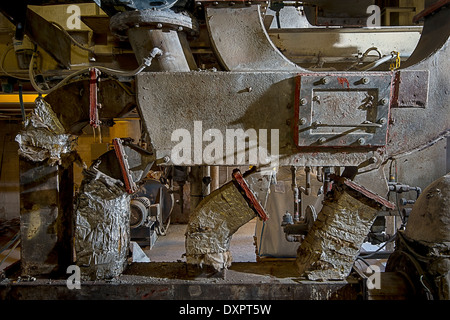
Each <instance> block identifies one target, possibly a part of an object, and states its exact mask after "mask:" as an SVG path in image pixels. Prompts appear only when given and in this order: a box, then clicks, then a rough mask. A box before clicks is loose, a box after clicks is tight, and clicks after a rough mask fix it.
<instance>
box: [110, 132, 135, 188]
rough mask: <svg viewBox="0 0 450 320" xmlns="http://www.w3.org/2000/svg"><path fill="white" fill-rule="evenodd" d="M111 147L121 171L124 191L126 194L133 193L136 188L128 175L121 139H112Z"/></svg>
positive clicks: (128, 168)
mask: <svg viewBox="0 0 450 320" xmlns="http://www.w3.org/2000/svg"><path fill="white" fill-rule="evenodd" d="M113 146H114V151H115V152H116V156H117V159H118V160H119V164H120V170H121V171H122V176H123V181H124V183H125V189H126V191H127V192H128V193H134V192H136V191H137V189H138V188H137V185H136V183H135V182H134V181H133V178H132V176H131V174H130V167H129V165H128V160H127V155H126V154H125V151H124V149H123V145H122V139H120V138H114V139H113Z"/></svg>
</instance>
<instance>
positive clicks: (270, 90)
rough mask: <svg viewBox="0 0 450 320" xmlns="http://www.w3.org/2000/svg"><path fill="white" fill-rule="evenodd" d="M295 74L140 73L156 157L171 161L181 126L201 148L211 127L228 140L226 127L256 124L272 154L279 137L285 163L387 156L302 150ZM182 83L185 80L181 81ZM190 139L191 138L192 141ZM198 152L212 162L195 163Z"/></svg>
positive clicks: (141, 101) (346, 162)
mask: <svg viewBox="0 0 450 320" xmlns="http://www.w3.org/2000/svg"><path fill="white" fill-rule="evenodd" d="M296 77H297V73H288V72H286V73H285V72H271V73H268V72H189V73H156V72H154V73H153V72H152V73H141V74H140V75H138V76H137V87H136V90H137V93H138V105H139V109H140V112H141V114H142V118H143V122H144V125H145V128H146V129H147V130H148V133H149V135H150V137H151V138H152V144H153V147H154V149H155V152H156V156H157V158H164V157H165V156H167V157H168V158H167V159H168V164H170V163H171V162H170V158H171V157H172V154H171V153H172V150H173V148H174V147H175V146H176V145H177V144H178V141H172V140H171V137H172V132H174V131H175V130H176V129H185V130H187V131H188V132H189V133H190V135H189V136H184V137H183V138H185V139H187V140H188V139H191V142H193V141H194V139H197V142H196V143H200V145H201V146H202V150H204V148H205V147H206V146H208V145H209V144H210V143H208V142H207V141H201V140H202V139H203V134H204V132H206V131H207V130H208V129H217V130H219V131H220V133H221V134H222V137H223V138H224V140H225V137H226V132H227V129H229V130H238V129H242V130H244V131H246V130H248V129H254V130H255V131H256V133H257V134H260V133H261V131H260V130H266V132H267V145H266V146H264V145H261V144H260V145H259V147H260V148H262V149H265V151H267V154H268V155H271V154H272V151H273V149H272V146H271V143H272V141H274V142H275V141H276V140H275V139H277V138H278V137H279V141H278V142H279V155H280V158H279V164H280V165H298V166H304V165H308V166H322V165H342V166H358V165H361V164H363V166H364V164H365V166H367V165H369V164H370V163H369V162H368V160H369V159H371V158H372V157H375V159H377V158H379V157H380V156H382V155H383V154H382V152H378V151H377V150H364V149H363V150H360V149H358V148H351V149H346V148H341V149H339V150H336V149H328V150H324V152H317V150H311V149H309V150H308V149H307V148H302V149H301V150H300V149H298V148H297V146H296V145H295V143H294V132H295V107H294V106H295V86H296ZM178 83H182V84H183V85H182V86H178V85H176V84H178ZM161 106H164V108H162V107H161ZM176 115H183V116H176ZM194 121H202V124H201V125H202V127H201V128H199V129H200V130H202V131H200V133H201V135H200V136H198V137H197V136H194V132H195V131H194ZM168 128H170V130H172V132H170V131H168ZM272 129H274V130H278V137H276V136H275V135H274V134H273V135H272V131H271V130H272ZM199 140H200V141H199ZM191 142H189V141H188V143H189V145H190V144H191ZM222 148H223V152H222V154H223V155H226V154H227V150H226V145H225V141H223V146H222ZM193 151H194V150H191V159H193V162H192V163H191V164H212V163H204V162H203V161H204V159H202V158H201V157H200V161H199V162H195V161H196V160H197V159H198V157H197V156H194V153H193ZM349 151H351V152H349ZM246 152H247V153H248V150H246ZM200 155H201V154H200ZM264 160H265V159H260V158H259V157H258V159H257V161H256V162H255V163H253V162H250V163H249V164H250V165H258V164H260V163H263V162H265V161H264ZM214 161H215V164H236V162H232V163H227V161H226V159H225V156H224V158H223V159H215V160H214ZM235 161H236V160H235ZM375 162H376V161H375ZM264 164H266V163H264Z"/></svg>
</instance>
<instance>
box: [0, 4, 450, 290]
mask: <svg viewBox="0 0 450 320" xmlns="http://www.w3.org/2000/svg"><path fill="white" fill-rule="evenodd" d="M93 2H94V3H95V5H96V10H97V14H94V15H81V14H80V17H79V20H80V21H82V22H83V23H84V25H85V26H87V28H88V32H87V33H85V34H84V35H83V34H82V33H81V32H78V33H77V28H76V26H75V25H76V22H77V21H78V20H76V19H78V18H77V17H78V16H76V14H75V16H72V15H70V13H69V11H67V13H69V15H67V20H66V22H67V25H66V26H64V25H61V23H57V22H55V21H51V20H49V19H44V18H43V17H42V16H41V15H40V14H38V13H36V12H39V8H45V7H46V6H48V5H55V4H61V3H64V4H71V5H72V4H73V5H75V7H73V8H72V9H73V10H75V11H71V12H75V13H76V8H77V5H81V4H86V3H91V4H92V3H93ZM394 2H395V1H375V0H361V1H329V0H311V1H259V0H258V1H246V0H233V1H230V0H198V1H190V0H168V1H141V0H133V1H130V0H92V1H54V0H31V1H22V2H17V4H14V5H11V4H10V3H8V4H2V5H0V8H1V12H2V13H3V14H4V16H5V17H6V18H7V19H8V20H9V21H10V22H11V23H12V24H13V25H14V26H15V30H14V32H15V34H14V39H15V42H14V46H8V47H7V48H6V51H5V53H4V54H3V56H2V59H1V60H2V61H1V66H2V69H3V73H1V74H0V77H2V78H3V79H7V80H4V81H3V82H2V84H4V85H3V88H5V89H4V90H6V89H7V88H10V87H9V86H8V85H7V84H11V83H12V87H14V86H15V85H17V84H14V81H20V85H21V86H23V85H24V84H27V85H30V86H31V87H32V90H34V91H35V92H37V93H38V94H39V97H38V98H37V99H36V107H34V108H33V109H32V110H31V111H30V112H29V113H28V116H27V117H25V111H26V110H25V109H24V106H23V104H22V110H21V111H22V112H21V113H20V116H24V118H23V121H24V127H23V130H22V131H21V132H20V133H19V134H18V136H17V138H16V141H17V142H18V144H19V155H20V163H21V165H20V183H21V186H22V188H21V203H22V204H23V205H21V213H20V214H21V234H22V242H21V246H22V247H21V250H22V251H21V252H22V258H21V260H22V264H21V272H22V274H27V275H32V276H35V275H48V274H52V275H53V274H59V275H61V274H65V272H66V269H67V266H69V265H77V266H78V267H79V268H80V270H81V278H82V280H83V281H87V282H86V283H88V282H89V281H98V280H101V281H102V280H105V279H111V278H116V277H119V276H121V275H122V274H123V273H124V272H125V271H126V270H127V268H128V266H127V255H128V251H127V248H128V245H129V241H130V240H133V239H134V240H136V239H139V240H140V241H141V244H149V245H150V246H153V244H154V243H155V241H156V238H155V235H156V234H158V233H159V234H164V230H165V228H166V226H167V225H168V223H169V221H170V215H171V213H172V211H173V210H174V208H177V204H175V201H174V198H173V195H174V194H176V192H177V191H175V189H174V188H173V187H174V186H175V185H177V186H179V187H180V189H179V190H181V191H179V195H180V197H181V201H179V203H181V205H183V204H185V203H189V206H190V212H189V215H188V217H187V230H186V234H185V238H186V253H185V258H186V262H185V264H186V268H187V269H188V271H191V272H194V273H195V272H200V273H203V272H209V273H210V274H216V275H217V274H219V275H223V274H224V273H226V272H225V270H228V269H230V268H232V252H230V239H231V237H232V236H233V234H234V233H235V232H236V231H237V230H238V229H239V228H240V227H241V226H242V225H244V224H245V223H247V222H248V221H250V220H251V219H253V218H255V217H257V218H258V225H257V230H256V232H255V241H256V248H257V254H258V255H259V258H261V260H264V259H263V258H264V257H270V258H276V257H279V258H283V257H284V258H286V256H288V258H290V259H291V260H289V261H290V263H291V264H290V265H289V267H294V269H295V274H296V275H297V276H298V277H303V278H302V279H304V280H307V281H308V282H307V283H304V284H297V282H295V283H294V282H293V283H289V284H283V285H286V286H289V288H288V289H286V290H287V291H289V292H295V298H307V299H308V298H332V297H334V298H336V297H338V295H336V292H339V294H341V297H342V295H344V296H345V294H343V293H342V292H344V291H343V290H342V288H343V287H344V286H347V287H346V288H347V289H346V290H348V291H346V292H348V294H349V296H352V294H353V296H352V298H354V297H355V296H358V297H361V296H362V297H364V298H373V299H375V298H377V297H382V298H383V297H384V298H386V297H387V298H393V297H394V298H405V297H406V298H410V297H420V298H428V299H431V298H433V299H449V295H448V292H449V286H450V279H449V274H450V269H449V268H448V259H449V258H448V250H449V248H448V243H449V242H448V237H447V238H446V236H445V234H447V235H448V230H449V227H450V226H449V224H448V219H447V218H448V214H449V212H448V206H447V207H446V209H442V208H445V205H443V206H441V207H439V209H437V208H436V207H433V206H432V201H426V200H421V199H424V198H425V199H430V198H432V197H433V196H434V195H436V194H438V196H439V199H441V200H442V202H444V203H446V202H445V201H447V200H446V199H447V198H448V196H449V193H448V175H447V176H445V174H447V172H448V171H449V168H450V166H449V164H448V159H449V156H448V151H446V148H447V139H448V135H449V130H450V113H449V112H448V109H449V88H448V86H449V80H450V79H449V77H450V76H449V73H448V68H449V59H448V57H449V40H448V38H449V33H450V25H449V23H450V19H449V11H448V10H449V8H448V4H449V1H440V0H439V1H428V0H427V1H413V2H414V5H409V6H407V5H403V4H402V3H403V2H402V1H397V2H395V4H394ZM78 9H79V6H78ZM100 9H101V10H102V13H100ZM73 19H75V20H73ZM74 21H75V22H74ZM69 24H70V26H69ZM74 26H75V27H74ZM28 40H29V41H31V43H32V46H30V45H25V41H28ZM20 41H23V43H22V46H21V45H20V44H19V42H20ZM12 50H14V52H15V54H16V56H17V59H19V61H20V63H19V67H18V69H17V70H6V69H5V68H4V61H5V60H6V56H7V53H9V52H12ZM74 52H75V53H76V54H75V53H74ZM76 59H78V64H77V65H75V64H74V63H73V61H74V60H76ZM49 61H51V62H49ZM45 66H47V71H45V69H44V67H45ZM49 66H51V67H49ZM8 81H9V82H8ZM124 117H134V118H136V119H139V123H140V132H139V136H138V139H134V140H133V139H127V137H124V136H122V137H114V138H113V139H112V143H111V150H109V151H106V152H105V153H104V154H103V155H101V156H100V157H98V158H97V159H92V160H93V163H92V165H90V166H86V165H85V167H84V170H83V181H82V183H81V186H80V188H79V190H77V192H76V193H74V190H73V176H72V173H71V172H72V170H73V168H72V167H73V163H81V162H82V159H80V157H79V155H78V154H77V152H76V148H75V145H76V140H77V137H79V136H81V134H82V133H83V130H85V129H83V128H86V127H88V128H89V127H90V128H92V131H93V132H95V133H96V135H97V136H99V135H101V134H102V131H101V128H102V127H108V126H109V127H112V126H113V125H114V121H115V119H120V118H124ZM447 149H448V148H447ZM219 167H228V168H231V169H234V170H233V171H232V174H229V176H228V177H227V179H226V182H224V183H222V184H221V185H218V179H219V178H218V175H217V171H214V172H215V173H214V174H213V170H216V169H217V168H219ZM238 167H239V168H242V167H246V168H251V169H249V170H248V171H247V170H242V169H241V170H242V172H241V170H239V169H236V168H238ZM152 168H153V169H155V168H157V170H160V171H161V172H163V180H164V179H166V178H168V176H167V172H172V173H173V174H172V175H171V177H170V178H169V179H173V181H172V183H171V184H170V186H169V187H167V186H166V185H165V184H162V183H161V181H155V180H151V179H150V180H149V179H148V178H146V177H147V174H148V173H149V171H150V170H151V169H152ZM177 170H178V171H177ZM176 172H178V174H176ZM300 172H301V173H302V174H301V175H300V176H299V173H300ZM181 173H182V174H181ZM443 176H444V177H443ZM438 179H440V180H438ZM289 181H290V183H289ZM434 181H437V182H434ZM281 182H283V183H281ZM432 182H434V183H438V184H442V185H440V186H439V187H435V186H434V187H433V185H431V186H430V187H429V185H430V184H431V183H432ZM185 185H189V190H190V194H189V197H187V198H186V197H185V196H184V194H183V186H185ZM213 185H214V186H215V187H211V186H213ZM61 186H64V187H61ZM427 187H428V188H427ZM44 188H45V189H46V190H49V191H48V194H47V196H46V197H41V198H40V197H37V196H36V195H37V193H38V192H39V190H42V189H44ZM426 188H427V189H426ZM433 188H434V189H433ZM436 188H437V189H436ZM433 190H434V191H433ZM436 190H439V191H436ZM277 192H278V193H283V194H284V196H279V195H277ZM286 199H289V200H286ZM416 202H417V203H419V202H420V203H422V204H421V205H420V206H416ZM55 204H56V205H55ZM37 207H39V210H37ZM437 211H439V212H437ZM46 212H47V213H49V214H45V213H46ZM424 216H425V218H424ZM428 216H429V217H433V219H435V220H436V221H440V228H442V230H444V231H442V232H441V233H440V235H441V236H437V237H435V238H433V239H432V240H430V239H425V238H423V237H422V234H423V233H427V232H429V230H428V231H424V232H423V233H422V232H420V231H419V230H420V229H421V228H428V227H429V225H428V224H427V223H421V222H417V221H419V220H421V219H424V220H426V217H428ZM36 217H39V219H40V221H41V222H40V224H39V226H38V227H36V223H33V222H34V221H36V219H37V218H36ZM444 217H447V218H444ZM409 219H411V220H413V221H416V222H415V223H414V227H409V226H408V223H409ZM446 219H447V220H446ZM50 225H58V226H61V227H60V228H54V229H50V230H51V231H50V232H49V231H48V230H49V229H48V228H47V229H45V230H46V231H43V230H44V229H43V228H44V227H45V226H47V227H48V226H50ZM411 228H414V229H415V230H414V231H413V230H411ZM263 230H265V232H263ZM269 230H270V232H269ZM405 230H406V231H405ZM445 230H446V231H445ZM446 232H447V233H446ZM30 234H36V236H32V237H30V236H27V235H30ZM38 243H39V246H37V244H38ZM262 243H272V244H275V243H276V244H277V245H273V246H272V247H267V246H266V247H263V246H262V245H261V244H262ZM364 243H371V244H382V247H381V248H388V247H389V248H390V249H389V250H381V248H380V249H379V250H376V251H374V252H363V251H364V250H362V246H363V244H364ZM394 243H396V245H395V246H394V245H393V244H394ZM42 244H44V245H42ZM37 248H38V249H37ZM436 248H438V249H436ZM72 253H73V254H72ZM48 257H52V259H48ZM374 257H381V258H386V259H388V258H389V257H392V259H391V258H389V260H388V262H387V267H386V272H381V273H377V274H376V276H377V277H378V275H379V276H380V277H379V278H376V279H377V281H378V282H376V283H375V284H374V283H372V282H370V281H372V280H373V279H375V278H374V277H375V274H374V273H371V272H370V270H372V269H370V268H371V264H369V263H367V261H368V259H370V258H374ZM292 260H293V261H292ZM357 260H359V261H363V262H365V263H366V264H368V266H369V269H367V271H364V272H363V271H361V270H360V269H358V268H356V267H355V263H356V261H357ZM430 261H432V263H431V264H430V263H429V262H430ZM430 265H432V266H434V267H433V268H432V269H430V268H429V266H430ZM199 270H200V271H199ZM205 270H206V271H205ZM188 274H190V273H189V272H188ZM149 276H150V277H151V274H149ZM225 276H226V275H225ZM355 279H357V280H355ZM352 281H353V282H352ZM311 282H312V283H313V284H311ZM388 282H389V283H390V285H389V286H388V287H389V288H390V290H391V291H389V292H387V291H383V290H385V289H384V288H386V286H384V285H383V284H386V283H388ZM380 283H381V288H380V286H379V284H380ZM143 285H144V286H145V285H149V284H148V283H146V284H143ZM152 285H156V284H152ZM160 285H161V284H160V283H159V284H157V286H160ZM176 285H177V284H176V283H175V284H170V286H172V287H171V290H169V291H168V292H172V295H171V296H170V295H169V293H167V296H166V297H169V296H170V297H173V296H174V295H176V294H175V293H173V292H174V291H176V290H175V289H173V288H174V286H176ZM222 285H223V287H221V288H222V289H223V290H222V291H221V293H217V294H218V298H223V297H224V296H223V295H225V294H230V292H237V291H233V289H229V288H228V287H226V286H225V284H220V286H222ZM267 285H268V286H269V287H270V286H271V285H274V284H270V283H269V284H267ZM321 285H322V286H323V287H320V286H321ZM280 286H282V285H281V284H280ZM349 287H350V288H351V289H348V288H349ZM355 287H357V288H358V289H355ZM280 288H281V287H280ZM283 288H284V287H283ZM283 288H281V289H280V290H274V291H277V292H279V294H280V295H282V294H283V293H285V292H287V291H284V289H283ZM361 288H362V289H361ZM392 288H394V289H392ZM172 289H173V290H172ZM4 290H5V292H6V291H7V290H11V289H10V287H8V288H6V289H4ZM124 290H125V289H124ZM148 290H150V289H148ZM152 290H153V289H152ZM202 290H203V291H202ZM208 290H209V289H207V288H206V287H205V288H202V289H201V290H200V293H198V294H197V295H195V294H194V296H195V297H198V296H205V297H206V296H208V295H211V292H208ZM230 290H231V291H230ZM264 290H265V289H263V288H262V289H261V291H264ZM290 290H293V291H290ZM354 290H356V291H358V294H354ZM194 291H195V290H194ZM194 291H192V290H191V291H189V294H191V297H192V296H193V295H192V292H194ZM238 291H239V290H238ZM127 292H128V291H127ZM152 292H154V291H152ZM158 292H159V291H158ZM164 292H165V291H164ZM177 292H178V291H177ZM180 292H182V291H180ZM183 292H184V291H183ZM195 292H197V291H195ZM239 292H241V295H240V296H239V295H238V294H237V293H235V297H238V298H249V297H252V296H251V294H250V293H248V294H247V293H244V292H247V291H246V290H241V291H239ZM264 292H265V293H266V297H269V298H272V296H270V295H271V294H275V293H273V290H270V292H272V293H270V294H269V293H268V292H269V291H268V290H266V291H264ZM312 292H320V294H319V295H318V296H316V297H313V293H312ZM361 292H363V293H362V294H361ZM5 294H7V293H5ZM70 294H71V295H76V293H75V292H71V293H70ZM129 294H131V293H129ZM177 294H181V293H177ZM221 294H223V295H221ZM160 297H164V294H162V293H161V296H160ZM280 297H281V296H280ZM280 297H278V298H280ZM283 297H284V298H286V297H287V296H286V295H284V296H283ZM289 297H291V296H289ZM292 297H293V296H292ZM281 298H282V297H281Z"/></svg>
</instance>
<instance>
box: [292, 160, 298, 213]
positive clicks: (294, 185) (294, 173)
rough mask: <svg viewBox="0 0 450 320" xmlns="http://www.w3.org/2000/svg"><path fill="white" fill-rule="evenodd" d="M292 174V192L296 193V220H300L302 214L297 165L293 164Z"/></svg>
mask: <svg viewBox="0 0 450 320" xmlns="http://www.w3.org/2000/svg"><path fill="white" fill-rule="evenodd" d="M291 174H292V184H291V186H292V192H293V193H294V221H299V220H300V214H299V211H300V210H299V207H300V205H299V202H300V199H299V193H300V192H299V189H298V186H297V179H296V178H297V167H296V166H291Z"/></svg>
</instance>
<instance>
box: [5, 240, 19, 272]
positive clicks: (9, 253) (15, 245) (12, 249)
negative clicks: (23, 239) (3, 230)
mask: <svg viewBox="0 0 450 320" xmlns="http://www.w3.org/2000/svg"><path fill="white" fill-rule="evenodd" d="M19 243H20V239H18V240H17V241H16V243H15V244H14V246H13V247H12V248H11V250H9V252H8V254H7V255H6V256H5V257H4V258H3V260H2V261H1V262H0V266H1V265H2V264H3V262H5V261H6V259H8V257H9V256H10V255H11V253H12V252H13V251H14V249H15V248H16V247H17V246H18V245H19Z"/></svg>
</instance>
